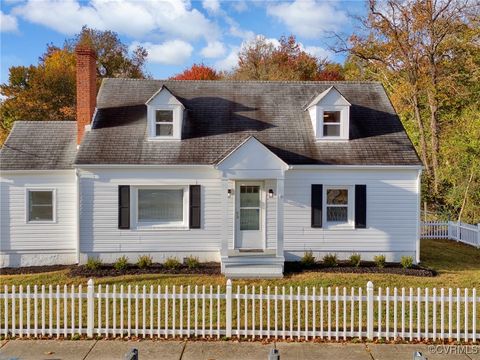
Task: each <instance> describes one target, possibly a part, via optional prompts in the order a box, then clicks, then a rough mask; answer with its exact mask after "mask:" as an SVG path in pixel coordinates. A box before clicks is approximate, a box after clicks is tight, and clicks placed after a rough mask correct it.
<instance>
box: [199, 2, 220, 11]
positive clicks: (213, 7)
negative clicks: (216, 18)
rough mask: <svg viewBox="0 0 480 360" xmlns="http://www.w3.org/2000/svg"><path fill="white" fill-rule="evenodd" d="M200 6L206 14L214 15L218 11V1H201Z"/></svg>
mask: <svg viewBox="0 0 480 360" xmlns="http://www.w3.org/2000/svg"><path fill="white" fill-rule="evenodd" d="M202 6H203V8H204V9H205V10H207V11H208V12H211V13H212V14H216V13H218V11H219V10H220V1H218V0H203V1H202Z"/></svg>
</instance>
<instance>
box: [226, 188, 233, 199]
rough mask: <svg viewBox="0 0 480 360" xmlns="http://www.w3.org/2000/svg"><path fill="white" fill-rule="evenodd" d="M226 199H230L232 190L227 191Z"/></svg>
mask: <svg viewBox="0 0 480 360" xmlns="http://www.w3.org/2000/svg"><path fill="white" fill-rule="evenodd" d="M227 197H228V198H229V199H230V198H231V197H232V189H228V190H227Z"/></svg>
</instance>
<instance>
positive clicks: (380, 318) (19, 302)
mask: <svg viewBox="0 0 480 360" xmlns="http://www.w3.org/2000/svg"><path fill="white" fill-rule="evenodd" d="M83 290H84V288H82V286H81V285H80V286H78V287H77V286H70V287H68V286H64V287H60V286H55V287H53V286H41V287H38V286H34V287H30V286H27V287H22V286H19V287H15V286H11V287H7V286H5V287H4V292H3V293H2V294H0V295H1V296H0V302H1V304H0V309H1V314H0V318H1V322H2V324H1V331H0V335H3V336H5V337H9V336H10V337H17V336H18V337H25V336H26V337H46V336H48V337H72V336H75V337H76V336H83V335H86V336H87V337H93V336H105V337H118V336H120V337H132V336H135V337H141V338H156V337H161V338H174V337H203V338H204V337H209V338H220V337H227V338H230V337H238V338H252V339H253V338H257V339H259V338H275V339H300V338H302V339H306V340H309V339H315V338H321V339H327V340H346V339H351V338H362V339H370V340H371V339H403V340H407V341H410V340H422V339H431V340H437V339H453V340H456V341H462V340H463V341H469V340H471V341H473V342H475V341H477V340H478V339H479V338H480V336H479V334H478V333H477V329H478V328H479V326H480V319H479V318H480V317H479V316H477V307H478V304H479V302H480V298H479V297H477V293H476V289H451V288H449V289H443V288H442V289H428V288H425V289H420V288H416V289H413V288H408V289H405V288H401V289H398V288H393V289H391V288H384V289H382V288H376V289H375V288H374V286H373V284H372V283H371V282H369V283H368V284H367V287H366V288H365V289H363V288H353V287H352V288H350V289H347V288H338V287H336V288H330V287H328V288H315V287H305V288H303V287H302V288H300V287H296V288H293V287H288V288H286V287H270V286H269V287H255V286H250V287H247V286H245V287H243V286H242V287H240V286H233V285H232V282H231V281H230V280H227V283H226V286H225V287H219V286H218V287H212V286H170V287H167V286H164V287H161V286H147V287H146V286H141V287H139V286H133V287H132V286H130V285H129V286H127V287H125V286H115V285H113V286H108V285H106V286H102V285H97V286H96V287H95V286H94V284H93V281H92V280H89V282H88V285H87V288H86V290H87V291H86V292H85V291H83Z"/></svg>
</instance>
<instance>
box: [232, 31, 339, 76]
mask: <svg viewBox="0 0 480 360" xmlns="http://www.w3.org/2000/svg"><path fill="white" fill-rule="evenodd" d="M232 77H233V78H234V79H239V80H287V81H289V80H342V79H343V74H342V67H341V65H339V64H332V63H330V62H329V61H328V60H327V59H325V58H317V57H315V56H313V55H310V54H308V53H307V52H306V51H305V50H303V48H302V47H301V45H300V44H299V43H298V42H297V41H296V39H295V36H293V35H290V36H288V37H286V36H282V37H281V38H280V39H279V45H278V46H276V45H275V44H273V43H272V42H270V41H268V40H267V39H265V38H264V37H262V36H258V37H256V38H255V39H253V40H251V41H250V42H248V43H246V44H245V45H244V46H243V48H242V50H241V51H240V52H239V54H238V65H237V67H236V68H235V69H234V71H233V74H232Z"/></svg>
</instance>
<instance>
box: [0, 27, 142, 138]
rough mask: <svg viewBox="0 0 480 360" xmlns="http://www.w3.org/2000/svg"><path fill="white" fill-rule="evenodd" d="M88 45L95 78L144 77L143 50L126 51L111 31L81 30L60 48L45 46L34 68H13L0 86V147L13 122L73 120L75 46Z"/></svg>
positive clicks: (31, 66) (84, 28)
mask: <svg viewBox="0 0 480 360" xmlns="http://www.w3.org/2000/svg"><path fill="white" fill-rule="evenodd" d="M80 42H82V43H85V42H88V43H89V44H90V45H91V46H92V47H93V48H94V49H95V50H96V52H97V55H98V60H97V63H98V66H97V69H98V77H99V79H100V78H102V77H137V78H138V77H146V76H147V75H146V73H145V72H144V70H143V68H144V64H145V60H146V56H147V53H146V51H145V50H144V49H143V48H141V47H138V48H137V49H135V50H134V52H133V55H132V56H129V54H128V49H127V47H126V45H125V44H123V43H122V42H121V41H120V39H119V38H118V36H117V35H116V34H115V33H113V32H111V31H97V30H92V29H89V28H87V27H83V28H82V31H81V33H80V34H78V35H77V36H76V37H75V38H74V39H70V40H66V41H65V44H64V46H63V47H62V48H58V47H55V46H53V45H51V44H49V45H47V49H46V51H45V53H44V54H43V55H42V56H41V57H40V58H39V62H38V64H37V65H30V66H13V67H11V68H10V69H9V77H8V83H6V84H1V85H0V94H1V95H2V96H3V97H4V99H3V100H2V102H1V103H0V144H1V143H3V141H4V140H5V138H6V136H7V135H8V133H9V131H10V129H11V128H12V126H13V123H14V122H15V121H16V120H38V121H41V120H75V95H76V94H75V92H76V89H75V81H76V74H75V65H76V59H75V53H74V50H75V46H76V44H78V43H80Z"/></svg>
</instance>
